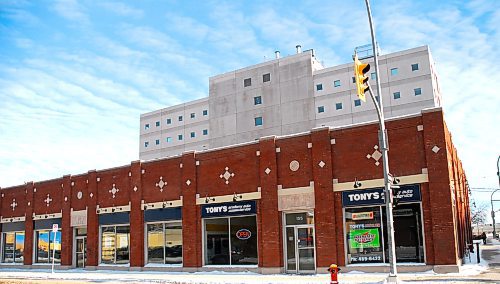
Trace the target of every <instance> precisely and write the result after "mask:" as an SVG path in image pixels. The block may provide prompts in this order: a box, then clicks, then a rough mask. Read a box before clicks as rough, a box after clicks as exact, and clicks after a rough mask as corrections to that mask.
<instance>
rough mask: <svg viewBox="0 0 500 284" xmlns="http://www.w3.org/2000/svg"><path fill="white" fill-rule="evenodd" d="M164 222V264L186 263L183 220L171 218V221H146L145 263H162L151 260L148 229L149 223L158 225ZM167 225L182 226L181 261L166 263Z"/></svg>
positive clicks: (176, 264)
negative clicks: (183, 249)
mask: <svg viewBox="0 0 500 284" xmlns="http://www.w3.org/2000/svg"><path fill="white" fill-rule="evenodd" d="M158 224H162V229H163V230H162V238H163V264H162V265H165V266H182V264H183V263H184V254H183V251H182V248H183V246H184V243H183V242H182V234H183V227H182V221H181V220H169V221H156V222H147V223H144V226H145V228H144V232H145V248H144V251H145V264H146V265H147V264H150V263H156V264H161V263H158V262H149V231H148V225H158ZM166 225H178V226H180V227H181V262H180V263H166V249H167V246H166V242H167V240H166V239H165V230H166Z"/></svg>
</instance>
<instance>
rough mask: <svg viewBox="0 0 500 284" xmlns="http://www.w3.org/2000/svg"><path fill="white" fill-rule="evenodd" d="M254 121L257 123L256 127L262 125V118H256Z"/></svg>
mask: <svg viewBox="0 0 500 284" xmlns="http://www.w3.org/2000/svg"><path fill="white" fill-rule="evenodd" d="M254 121H255V126H260V125H262V116H258V117H256V118H254Z"/></svg>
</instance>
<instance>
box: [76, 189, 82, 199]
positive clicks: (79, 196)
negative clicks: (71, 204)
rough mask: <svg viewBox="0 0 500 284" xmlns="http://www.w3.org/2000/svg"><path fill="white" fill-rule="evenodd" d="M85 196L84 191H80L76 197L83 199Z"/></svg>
mask: <svg viewBox="0 0 500 284" xmlns="http://www.w3.org/2000/svg"><path fill="white" fill-rule="evenodd" d="M82 197H83V192H81V191H79V192H78V193H77V194H76V198H78V199H82Z"/></svg>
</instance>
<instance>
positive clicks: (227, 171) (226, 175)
mask: <svg viewBox="0 0 500 284" xmlns="http://www.w3.org/2000/svg"><path fill="white" fill-rule="evenodd" d="M224 170H225V172H224V173H223V174H221V175H220V176H219V177H220V178H223V179H225V180H226V184H229V179H230V178H232V177H234V173H231V172H230V171H229V168H228V167H226V168H225V169H224Z"/></svg>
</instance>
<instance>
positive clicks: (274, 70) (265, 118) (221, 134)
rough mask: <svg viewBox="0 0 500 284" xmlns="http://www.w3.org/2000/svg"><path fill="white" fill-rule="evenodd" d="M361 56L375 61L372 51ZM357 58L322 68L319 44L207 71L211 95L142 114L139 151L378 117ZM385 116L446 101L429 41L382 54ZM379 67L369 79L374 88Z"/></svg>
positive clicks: (200, 146)
mask: <svg viewBox="0 0 500 284" xmlns="http://www.w3.org/2000/svg"><path fill="white" fill-rule="evenodd" d="M363 62H367V63H370V65H371V66H373V58H367V59H364V60H363ZM353 67H354V64H353V63H346V64H343V65H339V66H334V67H328V68H324V67H323V66H322V65H321V64H320V62H319V61H318V60H317V59H316V57H315V55H314V51H313V50H307V51H304V52H301V51H300V50H299V49H298V52H297V54H294V55H291V56H287V57H284V58H279V56H277V58H276V59H274V60H270V61H267V62H263V63H260V64H257V65H253V66H249V67H246V68H243V69H239V70H235V71H231V72H227V73H224V74H220V75H216V76H213V77H211V78H209V85H210V88H209V96H208V97H207V98H203V99H199V100H195V101H191V102H187V103H184V104H180V105H176V106H171V107H167V108H164V109H160V110H156V111H153V112H149V113H145V114H142V115H141V119H140V120H141V124H140V125H141V130H140V147H139V158H140V159H142V160H149V159H155V158H161V157H166V156H173V155H178V154H181V153H182V152H184V151H188V150H198V151H202V150H206V149H211V148H216V147H223V146H228V145H232V144H237V143H243V142H248V141H252V140H255V139H259V138H260V137H263V136H268V135H287V134H293V133H297V132H304V131H309V130H310V129H312V128H314V127H317V126H343V125H350V124H355V123H361V122H367V121H373V120H376V119H377V115H376V112H375V107H374V105H373V102H371V100H370V99H369V98H367V101H366V102H362V101H360V100H359V98H358V97H357V95H356V85H355V83H354V71H353ZM379 69H380V82H381V84H382V85H381V86H382V95H383V98H382V99H383V104H384V112H385V115H386V117H387V118H389V117H396V116H401V115H407V114H415V113H420V111H421V110H422V109H424V108H428V107H436V106H441V95H440V90H439V85H438V80H437V75H436V71H435V67H434V63H433V60H432V56H431V53H430V50H429V48H428V46H422V47H417V48H413V49H409V50H405V51H400V52H395V53H391V54H387V55H382V56H379ZM375 81H377V78H376V76H375V71H374V68H373V67H372V69H371V70H370V83H371V85H372V87H373V89H375V90H376V87H375Z"/></svg>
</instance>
